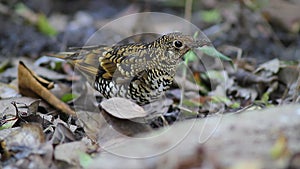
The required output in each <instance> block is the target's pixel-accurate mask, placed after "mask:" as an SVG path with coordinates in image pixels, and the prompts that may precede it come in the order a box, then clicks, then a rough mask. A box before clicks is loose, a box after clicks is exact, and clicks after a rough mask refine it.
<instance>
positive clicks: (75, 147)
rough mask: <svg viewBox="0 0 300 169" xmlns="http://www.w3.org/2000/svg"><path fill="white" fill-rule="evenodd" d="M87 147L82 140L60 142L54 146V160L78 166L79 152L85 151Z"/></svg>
mask: <svg viewBox="0 0 300 169" xmlns="http://www.w3.org/2000/svg"><path fill="white" fill-rule="evenodd" d="M87 149H88V148H87V145H86V144H85V143H84V142H83V141H75V142H72V143H65V144H60V145H57V146H56V147H55V151H54V157H55V159H56V160H61V161H65V162H67V163H69V164H73V165H76V166H78V165H79V157H80V153H84V152H86V151H87Z"/></svg>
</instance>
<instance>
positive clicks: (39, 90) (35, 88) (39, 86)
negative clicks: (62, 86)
mask: <svg viewBox="0 0 300 169" xmlns="http://www.w3.org/2000/svg"><path fill="white" fill-rule="evenodd" d="M18 83H19V91H20V93H21V94H22V95H25V96H31V97H41V98H43V99H44V100H45V101H47V102H48V103H49V104H51V105H52V106H54V107H55V108H57V109H59V110H61V111H62V112H64V113H66V114H68V115H72V116H75V115H76V114H75V112H74V111H73V110H71V109H70V107H69V106H68V105H66V104H65V103H64V102H62V101H60V100H59V99H58V98H57V97H55V96H54V95H53V94H52V93H51V92H50V91H49V90H48V89H50V88H52V87H53V83H50V82H48V81H47V80H45V79H42V78H40V77H38V76H37V75H36V74H35V73H34V72H32V71H31V70H30V69H28V68H27V67H26V66H25V64H24V63H23V62H22V61H20V62H19V66H18ZM45 86H46V87H45Z"/></svg>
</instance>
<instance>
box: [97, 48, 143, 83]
mask: <svg viewBox="0 0 300 169" xmlns="http://www.w3.org/2000/svg"><path fill="white" fill-rule="evenodd" d="M143 58H144V57H143V56H142V55H141V52H140V51H138V50H133V51H130V52H128V51H125V52H124V51H123V50H116V51H115V52H107V53H105V54H103V57H100V58H99V62H100V69H103V72H104V73H103V74H102V77H103V78H105V79H112V78H123V79H131V78H132V77H134V76H136V75H137V74H139V73H140V72H142V71H143V70H144V69H145V68H146V67H145V63H146V61H145V59H143Z"/></svg>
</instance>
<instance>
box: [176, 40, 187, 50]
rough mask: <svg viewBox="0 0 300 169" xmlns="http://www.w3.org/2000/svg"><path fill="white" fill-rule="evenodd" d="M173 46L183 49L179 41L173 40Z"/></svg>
mask: <svg viewBox="0 0 300 169" xmlns="http://www.w3.org/2000/svg"><path fill="white" fill-rule="evenodd" d="M173 46H174V47H175V48H177V49H183V47H184V45H183V43H182V42H181V41H179V40H174V41H173Z"/></svg>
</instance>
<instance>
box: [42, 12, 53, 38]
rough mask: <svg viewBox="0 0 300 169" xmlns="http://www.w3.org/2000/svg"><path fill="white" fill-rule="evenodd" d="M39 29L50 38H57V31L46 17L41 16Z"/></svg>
mask: <svg viewBox="0 0 300 169" xmlns="http://www.w3.org/2000/svg"><path fill="white" fill-rule="evenodd" d="M37 27H38V29H39V31H41V32H42V33H44V34H45V35H48V36H55V35H56V34H57V31H56V30H55V29H54V28H53V27H52V26H51V25H50V24H49V22H48V20H47V18H46V16H45V15H43V14H40V15H39V16H38V22H37Z"/></svg>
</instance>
